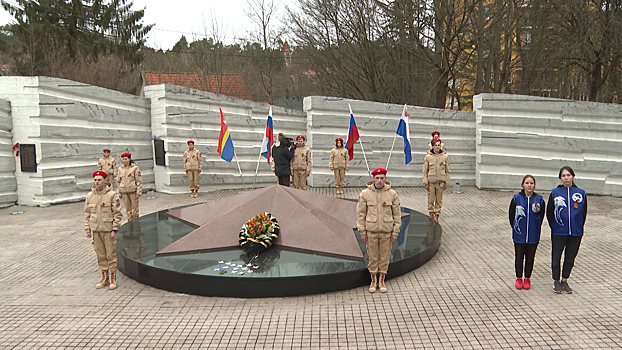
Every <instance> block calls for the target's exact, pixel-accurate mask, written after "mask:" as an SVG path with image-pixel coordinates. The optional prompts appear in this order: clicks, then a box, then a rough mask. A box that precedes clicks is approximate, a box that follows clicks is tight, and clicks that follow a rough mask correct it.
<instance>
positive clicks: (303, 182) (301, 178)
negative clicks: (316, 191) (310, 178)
mask: <svg viewBox="0 0 622 350" xmlns="http://www.w3.org/2000/svg"><path fill="white" fill-rule="evenodd" d="M293 177H294V188H297V189H299V190H303V191H306V190H307V172H306V171H304V170H294V176H293Z"/></svg>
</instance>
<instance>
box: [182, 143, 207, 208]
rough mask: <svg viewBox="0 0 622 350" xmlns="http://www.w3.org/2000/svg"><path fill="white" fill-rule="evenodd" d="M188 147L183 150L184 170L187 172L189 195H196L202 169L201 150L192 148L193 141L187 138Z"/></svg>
mask: <svg viewBox="0 0 622 350" xmlns="http://www.w3.org/2000/svg"><path fill="white" fill-rule="evenodd" d="M187 143H188V149H187V150H186V151H185V152H184V170H185V171H186V174H188V183H189V184H190V193H191V194H190V197H196V196H197V195H198V194H197V193H198V192H199V174H200V173H201V169H203V159H201V152H199V150H198V149H196V148H194V141H192V140H188V142H187Z"/></svg>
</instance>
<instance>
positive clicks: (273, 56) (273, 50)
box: [245, 0, 283, 103]
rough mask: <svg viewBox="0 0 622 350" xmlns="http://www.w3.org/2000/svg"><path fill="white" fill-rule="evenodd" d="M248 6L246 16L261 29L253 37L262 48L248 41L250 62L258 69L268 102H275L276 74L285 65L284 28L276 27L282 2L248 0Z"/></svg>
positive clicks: (247, 48) (247, 49) (247, 47)
mask: <svg viewBox="0 0 622 350" xmlns="http://www.w3.org/2000/svg"><path fill="white" fill-rule="evenodd" d="M246 5H247V7H248V9H247V10H245V14H246V16H247V17H248V18H249V19H250V20H251V21H252V22H253V23H254V24H255V25H256V26H257V28H258V29H259V31H258V34H257V35H255V36H252V35H251V37H252V39H254V40H256V41H257V42H259V43H261V48H257V47H256V46H255V45H253V44H251V43H248V44H247V45H246V51H247V53H248V54H249V57H248V58H249V61H250V63H251V64H252V65H253V66H254V67H255V68H256V69H257V71H258V73H259V77H260V80H261V86H262V88H263V89H264V91H265V93H266V94H267V96H268V100H269V101H268V102H270V103H272V102H274V99H275V96H274V75H275V72H276V71H277V70H278V69H279V68H280V67H282V66H283V62H281V61H282V58H283V57H282V56H279V55H280V50H279V49H280V47H278V43H279V42H280V37H281V35H282V30H278V29H276V26H275V25H274V22H275V21H276V18H275V16H276V14H277V11H278V9H279V6H280V4H279V3H278V2H277V1H274V0H247V1H246Z"/></svg>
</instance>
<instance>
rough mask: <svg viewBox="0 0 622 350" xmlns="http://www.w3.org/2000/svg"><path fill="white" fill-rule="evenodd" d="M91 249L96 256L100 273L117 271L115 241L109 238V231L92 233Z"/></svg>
mask: <svg viewBox="0 0 622 350" xmlns="http://www.w3.org/2000/svg"><path fill="white" fill-rule="evenodd" d="M92 234H93V249H94V250H95V254H96V255H97V265H99V269H100V270H102V271H108V270H110V272H115V271H117V239H116V238H110V231H107V232H101V231H98V232H93V233H92Z"/></svg>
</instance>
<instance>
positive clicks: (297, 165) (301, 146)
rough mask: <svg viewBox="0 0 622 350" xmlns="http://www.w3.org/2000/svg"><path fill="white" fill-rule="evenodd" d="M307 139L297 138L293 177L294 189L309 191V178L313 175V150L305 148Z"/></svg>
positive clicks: (293, 159)
mask: <svg viewBox="0 0 622 350" xmlns="http://www.w3.org/2000/svg"><path fill="white" fill-rule="evenodd" d="M305 141H306V140H305V137H304V136H302V135H298V136H296V149H295V150H294V158H292V176H293V180H294V188H297V189H299V190H306V189H307V177H308V176H309V174H311V149H309V147H307V146H305Z"/></svg>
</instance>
